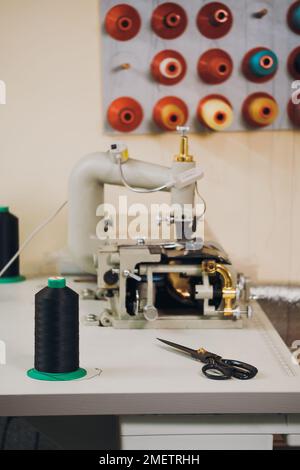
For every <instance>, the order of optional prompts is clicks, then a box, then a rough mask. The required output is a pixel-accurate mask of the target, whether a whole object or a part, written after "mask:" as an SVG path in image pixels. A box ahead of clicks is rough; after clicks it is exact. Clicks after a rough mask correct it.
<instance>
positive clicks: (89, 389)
mask: <svg viewBox="0 0 300 470" xmlns="http://www.w3.org/2000/svg"><path fill="white" fill-rule="evenodd" d="M45 284H46V279H33V280H28V281H26V282H24V283H20V284H12V285H0V340H2V341H4V342H5V344H6V350H7V351H6V352H7V364H6V365H0V415H2V416H30V417H33V416H35V417H43V419H44V422H45V419H46V418H45V417H46V416H65V417H67V416H74V415H76V416H79V415H82V416H83V415H86V416H91V415H92V416H104V415H115V416H119V417H120V435H121V440H122V448H123V449H128V448H131V449H133V448H134V449H137V448H144V449H151V448H158V446H160V448H163V449H166V448H167V449H172V448H173V449H177V448H178V447H180V449H200V448H201V446H202V448H211V447H213V448H222V447H225V448H249V447H250V448H271V447H272V435H273V434H278V433H280V434H281V433H283V434H288V435H291V437H290V442H293V443H297V435H298V434H300V368H299V366H297V365H296V364H295V363H293V361H292V356H291V354H290V352H289V350H288V348H287V347H286V346H285V344H284V343H283V341H282V340H281V338H280V337H279V335H278V334H277V332H276V331H275V330H274V328H273V327H272V325H271V323H270V322H269V320H268V319H267V318H266V316H265V314H264V313H263V312H262V310H261V309H260V307H259V306H258V305H257V304H256V303H254V311H255V313H254V317H253V318H252V319H251V320H245V328H244V329H242V330H234V329H232V330H228V329H226V330H207V329H205V330H114V329H112V328H99V327H88V326H84V325H81V336H80V351H81V354H80V357H81V366H82V367H85V368H88V369H92V368H100V369H101V370H102V372H101V374H100V375H99V376H97V377H94V378H91V379H88V380H80V381H73V382H42V381H35V380H32V379H29V378H28V377H27V376H26V371H27V369H29V368H31V367H32V366H33V331H34V322H33V319H34V294H35V293H36V292H37V291H38V290H40V288H42V287H44V286H45ZM68 285H69V286H70V287H72V288H74V289H75V290H77V291H80V290H81V289H82V288H84V287H87V286H88V284H86V283H72V282H71V280H70V281H69V282H68ZM98 308H99V301H91V300H85V301H81V310H80V312H81V315H84V314H87V313H95V312H97V311H98ZM157 336H158V337H162V338H165V339H170V340H172V341H176V342H179V343H182V344H185V345H189V346H190V347H195V348H196V347H200V346H203V347H205V348H206V349H208V350H210V351H213V352H217V353H219V354H220V355H222V356H223V357H228V358H237V359H240V360H243V361H245V362H249V363H251V364H254V365H255V366H256V367H257V368H258V369H259V373H258V375H257V377H256V378H255V379H253V380H250V381H244V382H243V381H239V380H230V381H223V382H215V381H212V380H208V379H206V378H205V377H203V375H202V374H201V367H202V366H201V364H200V363H198V362H197V361H193V360H191V359H189V358H188V357H186V356H185V355H182V354H180V353H176V352H174V351H170V350H169V349H168V348H167V347H165V346H163V345H161V344H159V343H158V342H157V341H156V339H155V338H156V337H157ZM157 415H159V416H157ZM170 415H172V416H170ZM79 422H80V421H79ZM76 445H78V443H77V444H76ZM83 445H84V444H83ZM89 445H91V441H90V444H89Z"/></svg>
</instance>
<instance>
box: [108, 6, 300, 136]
mask: <svg viewBox="0 0 300 470" xmlns="http://www.w3.org/2000/svg"><path fill="white" fill-rule="evenodd" d="M100 3H101V22H102V28H101V31H102V57H103V67H102V75H103V77H102V78H103V79H102V83H103V106H104V116H106V118H105V130H106V131H107V132H109V133H120V132H124V129H126V128H127V126H128V130H129V131H130V132H131V133H136V134H147V133H154V132H161V131H162V129H160V128H159V127H158V126H157V125H156V124H155V122H154V120H153V109H154V106H155V104H156V103H157V102H159V100H162V99H163V98H165V97H168V96H174V97H176V98H179V99H181V100H183V101H184V103H185V104H186V106H187V108H188V113H189V117H188V120H187V124H188V125H190V127H191V129H192V130H193V131H195V132H203V131H205V129H206V127H205V126H204V125H203V120H202V123H201V119H199V118H198V117H197V109H198V113H202V112H204V111H203V106H204V105H203V103H204V104H205V105H206V106H205V112H208V113H211V112H212V113H213V110H214V109H216V108H214V103H212V108H210V106H208V105H207V102H206V101H205V98H206V97H207V96H209V95H213V96H212V99H216V98H218V96H219V95H223V96H224V97H225V98H226V101H225V103H224V109H223V111H222V110H221V111H222V112H224V113H225V116H226V112H228V102H229V103H230V104H231V105H232V108H233V121H232V124H231V125H230V127H228V128H227V129H226V130H227V131H244V130H248V129H250V128H251V119H250V118H251V116H252V115H253V116H254V117H255V113H257V112H258V110H257V108H256V107H255V106H256V105H257V106H259V104H260V103H261V102H260V101H257V102H254V104H253V100H252V101H251V100H249V99H248V101H247V103H246V106H250V105H249V102H250V103H252V104H251V106H252V111H251V112H250V111H249V113H247V117H246V119H245V118H244V117H243V111H242V110H243V104H244V102H245V100H246V99H247V98H248V97H249V95H251V94H254V93H257V94H258V95H257V98H259V99H262V98H263V97H264V94H267V95H270V96H271V97H273V98H275V100H276V101H277V103H278V108H279V109H278V116H277V118H276V119H275V121H274V122H273V123H272V124H271V125H268V126H265V127H261V126H257V130H260V131H261V130H270V129H291V128H294V126H293V124H292V123H291V121H290V119H289V115H288V112H287V105H288V102H289V100H290V99H291V95H292V88H291V85H292V82H293V81H294V80H295V78H293V77H292V76H291V74H290V72H289V69H288V57H289V55H290V54H291V52H292V51H293V50H295V49H296V48H297V47H299V46H300V29H299V34H297V32H295V31H293V30H292V28H291V27H290V26H289V24H288V20H287V15H288V11H289V8H290V7H291V5H294V4H298V3H299V12H298V11H297V12H296V13H297V14H296V19H295V21H296V22H297V21H298V20H299V24H300V2H296V1H295V0H264V1H262V0H222V2H221V3H222V4H223V5H225V7H226V8H229V10H230V12H231V13H232V18H233V23H232V27H231V28H229V31H228V32H226V31H227V30H228V28H227V27H225V29H224V27H223V25H222V22H224V23H226V21H227V26H228V21H230V22H231V17H230V16H229V18H228V15H227V13H226V10H225V14H224V12H223V11H221V12H218V13H217V15H219V17H217V26H218V28H219V29H218V28H216V30H217V35H219V31H221V33H220V34H225V35H224V36H222V37H219V38H214V39H213V38H208V37H206V36H205V35H204V34H202V33H201V32H200V31H199V24H200V25H203V24H204V28H205V21H206V20H205V18H204V19H203V18H202V19H200V20H199V21H198V25H197V16H198V14H199V11H200V10H201V9H202V8H203V7H205V6H207V5H210V4H212V3H215V2H212V1H211V0H188V1H186V0H176V1H175V2H174V3H176V4H177V5H179V6H180V7H182V8H183V9H184V11H185V13H186V19H187V26H186V28H185V29H184V25H182V21H185V18H184V16H182V14H181V13H180V11H179V14H178V12H176V11H174V15H173V16H172V14H171V15H170V16H169V17H168V11H166V12H165V13H164V10H163V14H165V16H164V17H163V20H161V23H162V21H163V26H166V25H167V26H166V28H165V29H167V28H168V24H170V25H171V26H170V28H169V30H170V31H171V33H170V35H172V34H173V29H172V22H173V23H174V24H175V27H177V26H178V25H179V27H180V28H181V30H182V29H184V31H183V32H182V33H181V34H180V35H179V36H178V37H175V38H172V39H170V38H169V39H167V38H163V37H160V36H159V35H158V34H157V33H156V32H155V31H154V30H153V28H152V26H151V21H152V20H151V19H152V14H153V11H154V10H155V9H156V8H157V7H158V6H160V5H163V4H165V3H166V2H165V1H163V0H156V1H155V0H153V1H151V0H126V2H124V3H125V4H126V5H129V6H130V7H134V8H135V10H136V11H137V12H138V16H137V17H136V16H133V17H132V16H131V13H132V12H131V11H130V10H129V11H127V10H126V9H125V10H124V11H123V10H122V11H121V12H120V11H119V10H111V9H112V8H113V7H115V6H117V5H120V4H123V5H124V3H123V2H118V1H116V0H100ZM110 10H111V13H110V15H109V16H107V14H108V12H109V11H110ZM221 10H222V8H221ZM265 10H267V14H265V13H266V12H265ZM204 11H205V10H204ZM158 13H160V12H158ZM171 13H172V12H171ZM298 13H299V15H298ZM297 15H298V16H299V18H298V17H297ZM258 16H261V17H260V18H258ZM219 20H220V21H219ZM201 21H202V23H201ZM218 21H219V23H218ZM161 23H160V17H159V15H158V16H157V15H156V23H155V21H154V27H157V28H158V30H159V27H160V26H161ZM177 23H178V25H177ZM179 23H180V24H179ZM116 24H117V26H116ZM211 24H212V23H210V25H211ZM152 25H153V22H152ZM116 27H117V30H118V31H117V32H116ZM299 28H300V26H299ZM175 29H176V28H175ZM200 29H201V28H200ZM222 29H223V33H222ZM167 33H168V30H167ZM162 35H164V31H163V33H162ZM208 35H210V36H211V35H215V34H214V31H213V33H212V34H211V33H210V31H208ZM113 36H115V37H117V36H118V38H117V39H115V38H114V37H113ZM120 37H121V38H122V39H124V37H125V38H126V39H127V37H129V39H127V40H120ZM259 48H263V51H262V52H261V51H260V49H259ZM211 49H222V50H223V51H225V52H226V53H227V55H229V59H228V58H227V59H226V57H225V59H226V60H227V62H226V64H227V65H226V67H227V68H226V70H225V75H227V76H226V77H225V78H226V80H225V81H224V82H222V83H218V82H219V80H218V79H215V78H214V76H213V75H214V74H212V77H213V78H212V81H213V82H215V83H207V82H205V81H203V79H202V78H200V76H199V73H198V70H199V67H202V68H203V67H204V68H203V70H204V72H203V73H204V75H203V76H204V77H206V79H207V77H208V81H209V80H210V78H209V77H210V70H209V67H208V69H207V60H208V59H210V58H211V56H210V54H208V55H207V54H206V53H207V51H209V50H211ZM253 49H255V50H254V53H256V54H258V55H257V56H255V57H253V56H251V53H250V54H248V57H247V60H246V62H247V64H248V66H249V67H250V66H251V67H252V69H251V70H252V71H253V70H255V67H256V68H257V67H259V64H260V63H261V62H257V60H258V61H264V60H265V49H270V50H271V51H273V53H275V56H272V55H271V57H267V59H266V62H265V66H266V67H265V69H266V70H263V73H262V74H261V75H259V79H258V80H256V81H252V80H251V76H250V79H249V77H248V78H247V76H245V74H247V71H245V67H246V68H247V64H246V65H245V61H244V70H243V60H244V58H245V56H246V54H247V53H249V51H252V50H253ZM165 50H171V51H176V53H177V55H175V56H173V57H170V60H169V62H168V61H167V62H163V60H164V55H163V54H162V55H159V53H160V52H161V51H165ZM178 53H179V55H178ZM203 54H205V55H204V65H201V66H199V59H200V57H201V56H202V55H203ZM259 54H261V56H260V55H259ZM180 56H182V57H183V62H180V60H181V59H180ZM251 57H253V58H252V59H251ZM207 58H208V59H207ZM276 58H277V59H278V68H277V71H276ZM212 59H213V57H212ZM217 59H218V58H217ZM223 59H224V56H223ZM225 59H224V60H225ZM270 59H271V62H270ZM157 60H160V62H159V63H157ZM171 60H175V68H174V63H172V64H171V63H170V61H171ZM176 60H177V62H176ZM205 60H206V62H205ZM230 60H231V61H232V64H230ZM250 60H252V62H251V64H252V65H251V64H250V65H249V63H250V62H249V61H250ZM299 60H300V55H299ZM178 61H179V62H178ZM255 61H256V62H255ZM212 63H214V64H215V67H217V66H218V65H216V64H218V62H212ZM151 64H152V68H151ZM205 64H206V65H205ZM219 65H220V68H219V69H218V70H219V71H221V72H222V66H223V64H222V63H221V64H219ZM232 65H233V70H232V71H231V66H232ZM164 67H169V68H168V70H167V72H168V73H167V75H168V74H169V76H170V78H171V79H172V74H173V77H175V80H174V84H172V85H166V84H164V83H160V82H159V81H158V80H159V76H158V75H159V73H160V71H163V74H164V75H166V74H165V73H164ZM176 67H177V69H176ZM185 67H186V70H185ZM205 67H206V68H205ZM299 67H300V65H299ZM178 68H179V69H178ZM223 68H224V67H223ZM268 69H269V70H268ZM251 70H250V75H251V73H252V72H251ZM274 70H275V71H276V73H275V74H274ZM165 71H166V70H165ZM177 72H178V73H179V74H181V75H182V76H183V78H182V79H180V80H179V81H178V80H176V76H177ZM223 72H224V70H223ZM264 72H266V74H268V73H270V77H271V78H270V79H269V80H267V81H265V78H264ZM207 73H208V75H207ZM258 73H259V71H258ZM299 73H300V71H299ZM155 74H156V75H155ZM157 74H158V75H157ZM273 75H274V76H273ZM155 77H156V78H155ZM252 79H253V77H252ZM254 79H255V77H254ZM162 81H163V80H162ZM261 94H262V95H261ZM216 95H217V96H216ZM120 97H130V98H132V99H133V100H135V101H133V102H131V103H130V102H129V103H127V104H126V103H125V105H124V103H123V104H122V103H121V108H122V106H123V108H122V109H123V110H124V112H123V114H122V113H121V114H120V109H121V108H120V107H119V103H118V102H115V103H114V104H113V106H111V103H113V102H114V100H116V99H118V98H120ZM203 99H204V101H203ZM201 100H202V103H201V104H200V106H199V102H200V101H201ZM162 103H163V104H166V103H165V100H163V101H162ZM167 104H168V103H167ZM171 104H172V103H171ZM179 104H180V103H179ZM139 105H140V107H139ZM209 105H210V103H209ZM126 106H127V107H126ZM163 109H165V110H166V113H167V112H169V111H170V110H169V108H168V107H167V108H163ZM170 109H171V111H170V112H169V114H168V119H169V118H170V119H171V120H172V119H173V118H174V116H173V115H172V109H173V108H172V107H171V108H170ZM174 109H175V108H174ZM176 109H177V108H176ZM108 110H110V111H109V118H108ZM128 110H129V112H127V111H128ZM131 110H133V112H132V113H131ZM168 110H169V111H168ZM229 111H230V110H229ZM259 111H260V109H259ZM158 112H160V113H162V112H164V111H161V106H160V107H159V109H158ZM222 112H221V113H220V114H219V115H217V119H220V124H221V121H222V119H223V118H224V115H223V116H222ZM271 112H275V113H276V109H275V108H274V107H272V106H271ZM180 113H181V114H180ZM251 113H252V114H251ZM266 113H267V114H266V116H263V118H268V117H270V116H268V113H270V109H269V108H268V107H267V108H266ZM156 114H157V109H156ZM175 115H176V112H175ZM249 115H250V118H249ZM120 116H121V118H120ZM176 116H177V117H176V119H178V117H179V119H181V118H182V119H184V117H185V109H182V110H180V109H179V110H178V113H177V115H176ZM118 119H121V126H120V125H119V126H118V125H116V126H115V128H113V127H112V126H111V125H110V123H109V121H110V122H116V120H118ZM174 119H175V118H174ZM176 119H175V120H176ZM214 119H215V116H214ZM249 119H250V125H249ZM266 122H268V119H267V121H266ZM122 123H123V124H124V127H123V125H122ZM119 124H120V123H119ZM179 124H180V122H179ZM225 127H226V126H225ZM221 129H222V126H221V127H220V130H221Z"/></svg>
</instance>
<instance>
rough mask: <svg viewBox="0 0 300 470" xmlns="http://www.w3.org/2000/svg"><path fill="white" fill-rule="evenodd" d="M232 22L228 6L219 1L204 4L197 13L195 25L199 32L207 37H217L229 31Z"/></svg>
mask: <svg viewBox="0 0 300 470" xmlns="http://www.w3.org/2000/svg"><path fill="white" fill-rule="evenodd" d="M232 24H233V16H232V13H231V10H230V8H228V6H227V5H224V4H223V3H221V2H211V3H208V4H207V5H205V6H204V7H203V8H201V10H200V11H199V13H198V15H197V26H198V29H199V31H200V33H201V34H203V36H205V37H207V38H209V39H218V38H221V37H223V36H225V35H226V34H228V33H229V31H230V29H231V27H232Z"/></svg>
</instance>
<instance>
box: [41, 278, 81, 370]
mask: <svg viewBox="0 0 300 470" xmlns="http://www.w3.org/2000/svg"><path fill="white" fill-rule="evenodd" d="M34 367H35V369H36V370H38V371H40V372H47V373H66V372H73V371H75V370H77V369H78V367H79V296H78V294H77V293H76V292H74V291H73V290H72V289H70V288H69V287H63V288H58V289H55V288H49V287H45V288H44V289H42V290H41V291H40V292H38V293H37V294H36V296H35V362H34Z"/></svg>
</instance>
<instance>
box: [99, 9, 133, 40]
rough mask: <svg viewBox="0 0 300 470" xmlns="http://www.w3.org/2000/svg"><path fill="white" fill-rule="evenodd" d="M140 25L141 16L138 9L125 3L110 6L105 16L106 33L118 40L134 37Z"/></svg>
mask: <svg viewBox="0 0 300 470" xmlns="http://www.w3.org/2000/svg"><path fill="white" fill-rule="evenodd" d="M140 27H141V18H140V15H139V13H138V11H137V10H136V9H135V8H133V7H132V6H130V5H127V4H125V3H122V4H120V5H116V6H114V7H113V8H111V9H110V10H109V12H108V13H107V15H106V17H105V28H106V31H107V33H108V34H109V35H110V36H111V37H113V38H114V39H117V40H118V41H128V40H129V39H132V38H134V37H135V36H136V35H137V34H138V32H139V30H140Z"/></svg>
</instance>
